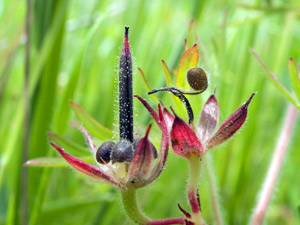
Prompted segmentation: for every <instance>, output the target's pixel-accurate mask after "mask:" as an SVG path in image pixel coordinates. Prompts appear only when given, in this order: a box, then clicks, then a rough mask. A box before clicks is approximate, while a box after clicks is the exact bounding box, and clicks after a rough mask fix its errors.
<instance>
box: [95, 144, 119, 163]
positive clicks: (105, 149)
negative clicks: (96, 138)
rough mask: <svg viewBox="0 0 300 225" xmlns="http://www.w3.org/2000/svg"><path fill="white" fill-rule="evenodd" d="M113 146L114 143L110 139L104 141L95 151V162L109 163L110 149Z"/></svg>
mask: <svg viewBox="0 0 300 225" xmlns="http://www.w3.org/2000/svg"><path fill="white" fill-rule="evenodd" d="M114 146H115V143H114V142H112V141H107V142H104V143H103V144H102V145H101V146H100V147H99V148H98V150H97V152H96V160H97V162H98V163H101V164H105V163H109V161H110V155H111V151H112V148H113V147H114Z"/></svg>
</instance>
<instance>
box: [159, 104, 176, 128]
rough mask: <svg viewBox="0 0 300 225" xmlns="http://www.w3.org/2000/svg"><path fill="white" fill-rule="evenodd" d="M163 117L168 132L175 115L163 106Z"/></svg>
mask: <svg viewBox="0 0 300 225" xmlns="http://www.w3.org/2000/svg"><path fill="white" fill-rule="evenodd" d="M162 113H163V117H164V120H165V123H166V126H167V129H168V132H169V133H170V132H171V129H172V126H173V122H174V119H175V117H174V116H173V115H172V114H171V113H170V112H169V111H168V110H167V109H166V108H165V107H164V106H163V112H162Z"/></svg>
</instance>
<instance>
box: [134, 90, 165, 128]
mask: <svg viewBox="0 0 300 225" xmlns="http://www.w3.org/2000/svg"><path fill="white" fill-rule="evenodd" d="M134 97H136V98H137V99H138V100H140V102H141V103H142V104H143V105H144V106H145V108H146V109H147V110H148V112H149V113H150V115H151V116H152V118H153V119H154V120H155V122H156V123H157V125H158V126H159V128H160V129H162V124H161V122H160V119H159V115H158V113H157V112H156V111H155V110H154V109H153V108H152V107H151V106H150V105H149V103H148V102H147V101H146V100H145V99H143V98H141V97H140V96H138V95H134Z"/></svg>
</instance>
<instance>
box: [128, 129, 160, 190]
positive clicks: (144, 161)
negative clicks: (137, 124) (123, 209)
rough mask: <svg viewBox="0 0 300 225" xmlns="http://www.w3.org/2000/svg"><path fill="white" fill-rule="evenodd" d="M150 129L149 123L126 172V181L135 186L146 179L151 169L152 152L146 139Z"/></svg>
mask: <svg viewBox="0 0 300 225" xmlns="http://www.w3.org/2000/svg"><path fill="white" fill-rule="evenodd" d="M150 129H151V125H149V127H148V129H147V131H146V134H145V136H144V137H143V138H142V139H141V140H140V141H139V142H138V144H137V147H136V150H135V154H134V156H133V159H132V161H131V164H130V168H129V172H128V182H131V183H133V184H136V185H137V186H139V184H138V183H139V182H142V183H143V181H144V180H147V178H148V177H149V175H150V172H151V169H152V163H153V159H154V154H153V149H152V146H151V143H150V141H149V139H148V135H149V132H150Z"/></svg>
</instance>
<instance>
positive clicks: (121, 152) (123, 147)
mask: <svg viewBox="0 0 300 225" xmlns="http://www.w3.org/2000/svg"><path fill="white" fill-rule="evenodd" d="M132 158H133V148H132V145H131V143H130V142H128V141H120V142H119V143H117V144H116V145H115V146H114V147H113V149H112V152H111V160H112V163H116V162H118V163H121V162H131V160H132Z"/></svg>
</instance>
